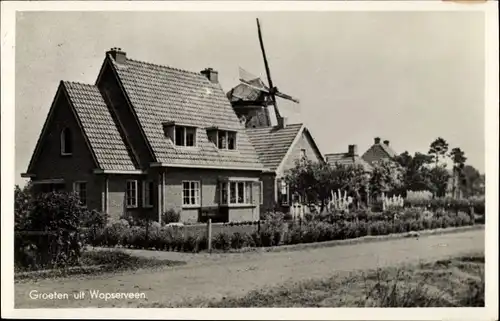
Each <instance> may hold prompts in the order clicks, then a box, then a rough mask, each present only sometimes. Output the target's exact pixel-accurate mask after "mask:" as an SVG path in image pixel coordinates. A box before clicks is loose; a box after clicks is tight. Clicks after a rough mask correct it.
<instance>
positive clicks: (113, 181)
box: [22, 48, 265, 222]
mask: <svg viewBox="0 0 500 321" xmlns="http://www.w3.org/2000/svg"><path fill="white" fill-rule="evenodd" d="M264 169H265V168H264V166H263V164H262V162H261V161H260V158H259V154H258V153H257V152H256V150H255V147H254V145H253V144H252V141H251V140H250V137H249V134H248V133H247V131H246V128H245V126H244V125H243V124H241V123H240V121H239V119H238V117H237V116H236V114H235V112H234V111H233V108H232V106H231V104H230V103H229V101H228V99H227V97H226V95H225V94H224V92H223V90H222V88H221V86H220V84H219V82H218V74H217V72H216V71H215V70H213V69H211V68H207V69H205V70H203V71H201V72H199V73H197V72H190V71H186V70H180V69H175V68H171V67H167V66H162V65H155V64H151V63H147V62H142V61H137V60H133V59H130V58H129V57H127V55H126V53H125V52H123V51H122V50H121V49H119V48H113V49H111V50H110V51H108V52H106V55H105V59H104V62H103V64H102V67H101V70H100V73H99V76H98V79H97V81H96V83H95V84H94V85H90V84H79V83H74V82H65V81H63V82H61V83H60V84H59V88H58V90H57V93H56V95H55V98H54V101H53V103H52V106H51V108H50V111H49V114H48V116H47V119H46V121H45V124H44V126H43V129H42V132H41V134H40V136H39V139H38V142H37V145H36V147H35V151H34V153H33V156H32V158H31V161H30V164H29V166H28V169H27V171H26V173H24V174H23V175H22V176H23V177H29V178H30V179H31V182H32V183H33V184H34V186H35V187H36V188H37V189H38V190H40V191H51V190H64V191H74V192H76V193H77V194H78V195H79V196H80V199H81V201H82V203H83V204H84V205H86V206H87V207H89V208H92V209H97V210H100V211H103V212H106V213H108V214H109V215H110V217H112V218H115V219H118V218H120V217H122V216H128V215H138V214H141V215H150V216H151V217H152V218H154V219H158V220H160V218H161V215H162V214H163V213H164V212H165V211H167V210H170V209H172V210H175V211H179V212H180V214H181V215H180V217H181V221H184V222H197V221H200V220H203V219H204V218H206V214H207V213H209V212H215V213H217V215H218V216H217V217H218V218H219V219H221V220H223V221H248V220H256V219H258V218H259V213H260V204H261V203H262V201H261V200H260V195H261V194H262V193H261V184H260V182H259V180H260V176H261V173H262V172H263V170H264Z"/></svg>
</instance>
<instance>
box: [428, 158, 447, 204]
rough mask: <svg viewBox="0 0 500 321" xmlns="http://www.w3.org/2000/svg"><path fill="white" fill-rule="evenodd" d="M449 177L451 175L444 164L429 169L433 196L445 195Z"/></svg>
mask: <svg viewBox="0 0 500 321" xmlns="http://www.w3.org/2000/svg"><path fill="white" fill-rule="evenodd" d="M450 177H451V175H450V173H449V172H448V170H447V169H446V168H445V167H444V166H437V167H434V168H432V169H431V170H430V179H431V182H432V189H431V191H432V192H433V193H434V195H435V196H437V197H443V196H445V194H446V189H447V188H448V182H449V180H450Z"/></svg>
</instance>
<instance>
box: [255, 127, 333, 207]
mask: <svg viewBox="0 0 500 321" xmlns="http://www.w3.org/2000/svg"><path fill="white" fill-rule="evenodd" d="M247 134H248V136H249V138H250V141H251V142H252V144H253V145H254V147H255V151H256V152H257V155H258V156H259V159H260V161H261V162H262V164H263V165H264V167H265V170H264V172H263V173H262V176H261V180H262V191H263V192H262V193H263V194H262V205H261V211H262V212H265V211H271V210H274V209H278V210H281V211H283V212H285V213H286V212H289V210H290V206H291V205H292V201H293V199H292V195H291V191H290V189H289V187H288V184H287V183H286V181H285V179H284V177H285V176H286V174H287V171H288V170H290V169H291V168H293V167H295V164H296V161H297V160H300V159H303V158H307V159H309V160H311V161H313V162H324V158H323V155H322V154H321V152H320V150H319V148H318V146H317V145H316V142H315V141H314V138H313V136H312V135H311V133H310V131H309V130H308V129H307V127H306V126H305V125H304V124H286V120H284V122H283V121H282V122H281V123H280V125H278V126H273V127H271V126H267V127H255V128H247ZM292 192H293V191H292Z"/></svg>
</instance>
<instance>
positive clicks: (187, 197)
mask: <svg viewBox="0 0 500 321" xmlns="http://www.w3.org/2000/svg"><path fill="white" fill-rule="evenodd" d="M182 205H184V206H199V205H200V182H199V181H184V182H182Z"/></svg>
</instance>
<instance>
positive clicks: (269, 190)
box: [260, 173, 276, 215]
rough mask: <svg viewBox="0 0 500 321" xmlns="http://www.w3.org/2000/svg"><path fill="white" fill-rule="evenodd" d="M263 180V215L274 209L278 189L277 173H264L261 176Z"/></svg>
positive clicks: (261, 211) (261, 210)
mask: <svg viewBox="0 0 500 321" xmlns="http://www.w3.org/2000/svg"><path fill="white" fill-rule="evenodd" d="M260 179H261V181H262V189H263V193H262V194H263V198H264V200H263V202H262V205H261V209H260V213H261V215H262V214H264V213H266V212H268V211H272V210H273V209H274V203H275V190H276V185H275V184H276V183H275V182H276V181H275V179H276V174H274V173H263V174H262V175H261V177H260Z"/></svg>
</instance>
